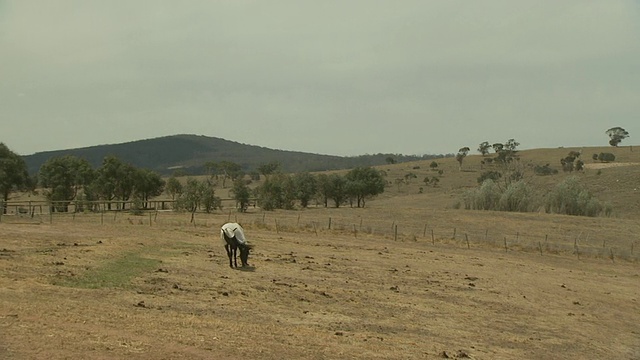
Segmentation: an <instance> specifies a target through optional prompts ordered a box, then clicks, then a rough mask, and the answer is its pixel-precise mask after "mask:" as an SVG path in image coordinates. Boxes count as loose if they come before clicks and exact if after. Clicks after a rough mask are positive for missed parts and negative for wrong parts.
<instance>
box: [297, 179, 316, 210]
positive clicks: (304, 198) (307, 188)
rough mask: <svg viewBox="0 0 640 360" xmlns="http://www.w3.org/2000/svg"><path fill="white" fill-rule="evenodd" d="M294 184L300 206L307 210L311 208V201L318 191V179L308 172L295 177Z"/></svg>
mask: <svg viewBox="0 0 640 360" xmlns="http://www.w3.org/2000/svg"><path fill="white" fill-rule="evenodd" d="M293 183H294V185H295V188H296V193H297V198H298V200H300V206H302V207H303V208H306V207H307V206H309V201H311V199H312V198H313V197H314V195H315V194H316V193H317V191H318V180H317V178H316V177H315V176H313V175H311V174H309V173H307V172H305V173H298V174H295V175H294V176H293Z"/></svg>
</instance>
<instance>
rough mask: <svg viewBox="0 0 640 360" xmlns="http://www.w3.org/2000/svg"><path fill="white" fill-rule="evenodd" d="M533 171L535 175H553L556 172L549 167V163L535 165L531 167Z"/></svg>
mask: <svg viewBox="0 0 640 360" xmlns="http://www.w3.org/2000/svg"><path fill="white" fill-rule="evenodd" d="M533 172H534V173H535V174H536V175H540V176H546V175H555V174H557V173H558V170H557V169H552V168H551V167H549V164H546V165H545V166H540V165H536V166H535V167H534V168H533Z"/></svg>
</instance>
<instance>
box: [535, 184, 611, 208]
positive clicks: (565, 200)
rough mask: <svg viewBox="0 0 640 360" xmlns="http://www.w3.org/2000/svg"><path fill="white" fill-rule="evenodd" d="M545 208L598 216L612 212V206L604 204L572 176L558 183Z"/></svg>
mask: <svg viewBox="0 0 640 360" xmlns="http://www.w3.org/2000/svg"><path fill="white" fill-rule="evenodd" d="M545 210H546V211H547V212H553V213H556V214H566V215H577V216H598V215H600V214H602V213H604V214H605V215H609V214H611V206H610V205H604V204H602V203H601V202H600V201H599V200H598V199H597V198H595V197H594V196H593V195H592V194H591V193H590V192H589V191H588V190H587V189H586V188H584V187H583V186H582V185H581V184H580V183H579V182H578V179H577V178H576V177H570V178H567V179H565V180H564V181H562V182H561V183H559V184H558V185H556V187H555V188H554V189H553V190H552V191H551V192H550V193H549V196H548V197H547V199H546V203H545Z"/></svg>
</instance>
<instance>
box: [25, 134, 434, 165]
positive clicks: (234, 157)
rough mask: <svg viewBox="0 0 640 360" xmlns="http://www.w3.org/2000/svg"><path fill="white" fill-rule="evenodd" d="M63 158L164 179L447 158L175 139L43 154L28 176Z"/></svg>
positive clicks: (34, 158) (33, 158) (31, 159)
mask: <svg viewBox="0 0 640 360" xmlns="http://www.w3.org/2000/svg"><path fill="white" fill-rule="evenodd" d="M63 155H75V156H78V157H81V158H84V159H87V160H88V161H89V162H90V163H91V165H92V166H94V167H99V166H100V165H101V164H102V160H103V159H104V157H105V156H108V155H114V156H117V157H118V158H120V159H122V160H123V161H125V162H128V163H130V164H132V165H134V166H136V167H141V168H147V169H151V170H154V171H157V172H159V173H161V174H165V175H166V174H170V173H171V172H172V171H173V170H174V169H176V168H182V169H184V171H185V173H187V174H190V175H198V174H204V173H205V169H204V164H205V163H206V162H208V161H214V162H220V161H231V162H234V163H237V164H240V165H241V166H242V169H243V170H244V171H245V172H249V171H252V170H255V169H256V168H257V167H258V166H260V165H262V164H267V163H269V162H273V161H277V162H279V163H280V164H281V166H282V170H283V171H285V172H303V171H323V170H336V169H348V168H353V167H357V166H374V165H381V164H385V163H386V159H387V158H388V157H393V158H394V160H395V161H397V162H406V161H415V160H419V159H431V158H438V157H442V155H432V156H430V155H425V156H405V155H397V154H375V155H361V156H355V157H342V156H332V155H320V154H312V153H305V152H298V151H286V150H274V149H269V148H265V147H261V146H254V145H246V144H241V143H238V142H235V141H229V140H225V139H220V138H216V137H207V136H198V135H173V136H165V137H159V138H154V139H147V140H138V141H132V142H127V143H121V144H110V145H98V146H91V147H85V148H77V149H68V150H56V151H46V152H39V153H35V154H33V155H27V156H24V157H23V158H24V160H25V162H26V163H27V167H28V169H29V172H30V173H31V174H34V173H36V172H37V171H38V169H40V166H41V165H42V164H44V163H45V162H46V161H47V159H49V158H51V157H56V156H63Z"/></svg>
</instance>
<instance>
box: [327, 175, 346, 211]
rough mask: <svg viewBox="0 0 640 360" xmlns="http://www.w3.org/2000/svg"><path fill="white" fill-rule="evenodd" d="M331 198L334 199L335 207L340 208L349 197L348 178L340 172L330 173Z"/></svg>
mask: <svg viewBox="0 0 640 360" xmlns="http://www.w3.org/2000/svg"><path fill="white" fill-rule="evenodd" d="M329 186H330V191H329V198H330V199H332V200H333V203H334V205H335V207H337V208H339V207H340V205H342V204H343V203H344V202H345V201H346V200H347V199H348V197H349V196H348V194H347V180H346V178H345V177H344V176H341V175H338V174H331V175H329Z"/></svg>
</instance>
